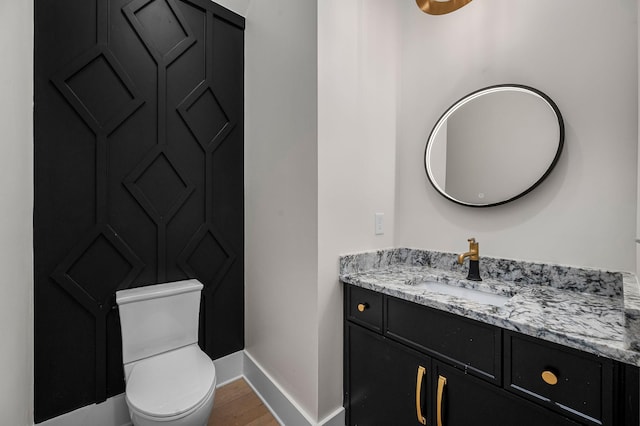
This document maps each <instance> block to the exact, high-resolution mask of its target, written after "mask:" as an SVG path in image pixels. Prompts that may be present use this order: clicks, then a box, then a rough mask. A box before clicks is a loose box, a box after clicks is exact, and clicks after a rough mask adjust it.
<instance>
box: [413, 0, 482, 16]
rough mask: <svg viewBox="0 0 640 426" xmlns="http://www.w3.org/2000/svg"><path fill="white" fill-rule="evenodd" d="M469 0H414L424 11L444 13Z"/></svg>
mask: <svg viewBox="0 0 640 426" xmlns="http://www.w3.org/2000/svg"><path fill="white" fill-rule="evenodd" d="M470 2H471V0H416V4H417V5H418V7H419V8H420V9H422V11H423V12H424V13H428V14H430V15H444V14H445V13H451V12H453V11H454V10H458V9H460V8H461V7H462V6H464V5H466V4H467V3H470Z"/></svg>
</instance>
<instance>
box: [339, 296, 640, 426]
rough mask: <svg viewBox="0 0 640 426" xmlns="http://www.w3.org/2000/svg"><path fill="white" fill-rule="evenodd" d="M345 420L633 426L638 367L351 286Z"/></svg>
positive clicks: (438, 425)
mask: <svg viewBox="0 0 640 426" xmlns="http://www.w3.org/2000/svg"><path fill="white" fill-rule="evenodd" d="M344 301H345V302H344V303H345V304H344V309H345V311H344V315H345V335H344V336H345V358H344V367H345V368H344V404H345V408H346V411H347V425H420V424H425V425H433V426H469V425H491V426H514V425H519V426H528V425H530V426H540V425H545V426H556V425H557V426H565V425H566V426H568V425H605V426H614V425H615V426H632V425H633V426H637V425H638V424H639V418H638V405H639V404H638V399H639V381H638V368H637V367H632V366H629V365H626V364H623V363H620V362H616V361H612V360H610V359H607V358H604V357H598V356H595V355H591V354H587V353H585V352H582V351H578V350H575V349H571V348H567V347H564V346H562V345H558V344H554V343H550V342H546V341H542V340H540V339H537V338H533V337H529V336H525V335H522V334H519V333H515V332H512V331H508V330H504V329H502V328H500V327H496V326H493V325H489V324H484V323H482V322H478V321H475V320H471V319H467V318H465V317H464V316H462V315H456V314H452V313H448V312H443V311H439V310H437V309H433V308H430V307H426V306H422V305H419V304H417V303H413V302H409V301H405V300H401V299H398V298H395V297H392V296H388V295H385V294H382V293H378V292H374V291H371V290H367V289H363V288H360V287H357V286H352V285H349V284H345V298H344Z"/></svg>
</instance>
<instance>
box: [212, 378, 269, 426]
mask: <svg viewBox="0 0 640 426" xmlns="http://www.w3.org/2000/svg"><path fill="white" fill-rule="evenodd" d="M279 425H280V423H278V421H277V420H276V419H275V418H274V417H273V415H272V414H271V412H270V411H269V410H268V409H267V407H265V405H264V404H263V403H262V401H261V400H260V398H258V395H256V394H255V393H254V392H253V389H251V387H250V386H249V385H248V384H247V382H245V381H244V379H238V380H236V381H235V382H231V383H229V384H227V385H224V386H222V387H220V388H218V389H216V396H215V399H214V402H213V410H212V411H211V417H209V424H208V426H279Z"/></svg>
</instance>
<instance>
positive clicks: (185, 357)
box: [125, 345, 216, 421]
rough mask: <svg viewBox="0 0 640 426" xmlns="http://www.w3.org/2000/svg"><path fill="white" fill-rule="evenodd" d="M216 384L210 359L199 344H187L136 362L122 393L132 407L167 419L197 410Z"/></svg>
mask: <svg viewBox="0 0 640 426" xmlns="http://www.w3.org/2000/svg"><path fill="white" fill-rule="evenodd" d="M215 386H216V369H215V366H214V365H213V361H211V359H209V357H208V356H207V355H206V354H205V353H204V352H202V350H200V348H199V347H198V345H190V346H186V347H184V348H180V349H176V350H174V351H170V352H167V353H164V354H160V355H156V356H153V357H150V358H147V359H144V360H141V361H138V362H136V363H135V365H134V366H133V368H132V369H131V372H130V373H129V378H128V380H127V389H126V392H125V395H126V399H127V404H128V405H129V408H130V409H131V410H135V411H136V412H137V413H139V414H141V415H143V416H144V417H147V418H154V419H157V420H159V421H170V420H173V419H177V418H181V417H185V416H187V415H189V414H190V413H192V412H193V411H195V410H197V409H198V408H199V407H200V406H201V405H203V404H204V403H206V402H207V400H208V398H210V397H211V394H212V393H213V391H214V390H215Z"/></svg>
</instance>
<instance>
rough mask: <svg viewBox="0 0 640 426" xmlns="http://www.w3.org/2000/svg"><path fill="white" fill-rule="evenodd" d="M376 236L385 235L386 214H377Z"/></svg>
mask: <svg viewBox="0 0 640 426" xmlns="http://www.w3.org/2000/svg"><path fill="white" fill-rule="evenodd" d="M375 216H376V220H375V222H376V226H375V229H376V235H382V234H384V213H376V214H375Z"/></svg>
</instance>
